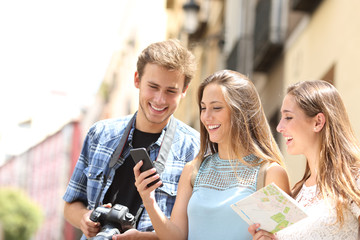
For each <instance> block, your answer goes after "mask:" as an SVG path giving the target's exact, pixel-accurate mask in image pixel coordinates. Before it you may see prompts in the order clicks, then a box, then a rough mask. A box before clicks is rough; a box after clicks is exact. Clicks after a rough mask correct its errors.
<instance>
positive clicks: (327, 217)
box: [276, 181, 360, 240]
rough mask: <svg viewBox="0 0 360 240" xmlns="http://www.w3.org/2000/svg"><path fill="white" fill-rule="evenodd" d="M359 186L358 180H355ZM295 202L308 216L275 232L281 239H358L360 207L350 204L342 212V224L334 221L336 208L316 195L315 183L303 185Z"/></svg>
mask: <svg viewBox="0 0 360 240" xmlns="http://www.w3.org/2000/svg"><path fill="white" fill-rule="evenodd" d="M357 183H358V186H359V181H358V182H357ZM296 200H297V202H299V203H300V204H301V205H302V206H304V208H305V210H306V212H307V214H308V215H309V217H307V218H305V219H303V220H301V221H299V222H297V223H295V224H293V225H291V226H289V227H287V228H285V229H284V230H281V231H280V232H278V233H277V234H276V236H277V238H278V239H279V240H282V239H286V240H289V239H302V240H303V239H306V240H312V239H314V240H315V239H316V240H317V239H327V240H330V239H333V240H339V239H346V240H356V239H358V231H359V221H358V217H359V215H360V208H359V207H358V206H357V205H356V204H351V206H350V210H347V211H345V212H344V225H343V226H342V227H340V224H339V223H336V224H334V223H335V222H336V210H335V207H334V204H333V203H330V202H329V201H326V200H321V199H318V198H317V197H316V185H314V186H311V187H306V186H305V184H304V185H303V187H302V189H301V190H300V192H299V194H298V196H297V197H296Z"/></svg>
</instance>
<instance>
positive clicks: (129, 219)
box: [90, 204, 136, 240]
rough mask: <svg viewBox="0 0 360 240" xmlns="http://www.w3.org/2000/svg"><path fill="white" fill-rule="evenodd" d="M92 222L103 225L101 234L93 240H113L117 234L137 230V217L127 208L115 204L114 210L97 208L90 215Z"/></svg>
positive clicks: (92, 239)
mask: <svg viewBox="0 0 360 240" xmlns="http://www.w3.org/2000/svg"><path fill="white" fill-rule="evenodd" d="M90 220H91V221H93V222H99V223H100V224H101V230H100V232H99V233H98V234H97V235H96V236H95V237H92V238H90V239H91V240H102V239H112V236H113V235H115V234H120V233H123V232H125V231H126V230H128V229H130V228H135V223H136V221H135V217H134V216H133V215H132V214H131V213H130V212H129V209H128V208H127V207H126V206H123V205H121V204H115V205H114V206H113V207H112V208H106V207H102V206H100V207H97V208H96V209H95V210H94V211H93V212H92V213H91V215H90Z"/></svg>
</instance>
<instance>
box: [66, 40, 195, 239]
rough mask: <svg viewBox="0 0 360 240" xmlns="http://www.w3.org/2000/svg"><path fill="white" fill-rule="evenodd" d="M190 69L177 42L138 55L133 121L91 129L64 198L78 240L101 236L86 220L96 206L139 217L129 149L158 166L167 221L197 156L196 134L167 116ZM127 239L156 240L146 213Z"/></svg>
mask: <svg viewBox="0 0 360 240" xmlns="http://www.w3.org/2000/svg"><path fill="white" fill-rule="evenodd" d="M195 67H196V63H195V58H194V56H193V55H192V54H191V53H190V52H189V51H188V50H187V49H185V48H184V47H183V46H181V45H180V43H179V42H178V41H177V40H167V41H163V42H158V43H154V44H151V45H150V46H148V47H147V48H146V49H144V50H143V52H142V53H141V54H140V56H139V58H138V62H137V71H136V72H135V76H134V84H135V87H136V88H138V89H139V108H138V111H137V112H136V113H135V114H134V116H133V117H131V116H127V117H124V118H120V119H109V120H103V121H100V122H98V123H96V124H95V125H94V126H92V127H91V128H90V130H89V132H88V134H87V136H86V138H85V141H84V145H83V149H82V152H81V155H80V157H79V160H78V162H77V164H76V167H75V170H74V173H73V175H72V177H71V179H70V182H69V185H68V187H67V190H66V192H65V195H64V197H63V199H64V200H65V207H64V215H65V218H66V220H67V221H69V222H70V223H71V224H72V225H73V226H75V227H77V228H80V229H81V231H82V232H83V233H84V235H85V236H84V235H83V237H82V239H85V237H86V238H89V237H93V236H96V234H97V233H98V232H99V231H100V225H99V223H96V222H93V221H91V220H90V219H89V217H90V214H91V212H92V210H93V209H94V208H96V207H97V206H101V205H103V204H107V203H110V204H112V205H114V204H121V205H124V206H127V207H128V208H129V211H130V213H132V214H133V215H134V216H135V215H136V214H137V212H141V208H140V206H141V203H142V202H141V198H140V196H139V193H138V192H137V190H136V187H135V185H134V182H135V178H134V172H133V167H134V166H135V164H134V161H133V160H132V158H131V155H130V154H129V152H130V149H132V148H139V147H144V148H146V149H147V151H148V153H149V155H150V158H151V160H152V161H154V164H155V166H158V167H157V168H158V171H159V170H160V173H159V174H160V178H161V181H162V182H163V186H162V187H160V188H158V189H157V190H156V192H155V197H156V199H157V202H158V204H159V206H160V208H161V210H162V211H163V212H164V213H165V215H166V216H167V217H170V214H171V211H172V208H173V205H174V202H175V197H176V192H177V185H178V180H179V178H180V175H181V172H182V170H183V167H184V166H185V164H186V163H187V162H189V161H191V160H193V159H194V158H195V156H196V155H197V154H198V151H199V145H200V143H199V133H198V132H197V131H195V130H194V129H192V128H190V127H189V126H187V125H185V124H184V123H182V122H180V121H179V120H177V119H175V118H174V117H173V116H172V114H173V113H174V112H175V110H176V108H177V106H178V104H179V102H180V99H181V98H183V97H184V96H185V94H186V90H187V89H188V86H189V83H190V81H191V79H192V78H193V75H194V73H195ZM116 150H117V151H116ZM115 151H116V153H115ZM114 156H115V157H114ZM159 168H160V169H159ZM139 208H140V211H138V210H139ZM130 237H131V239H156V234H155V233H154V232H153V227H152V224H151V221H150V218H149V216H148V214H147V212H146V210H145V209H143V210H142V213H141V214H140V217H139V220H138V222H137V230H135V229H130V230H128V231H126V232H125V233H123V234H121V239H130Z"/></svg>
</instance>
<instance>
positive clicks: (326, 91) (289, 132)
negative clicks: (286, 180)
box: [249, 80, 360, 240]
mask: <svg viewBox="0 0 360 240" xmlns="http://www.w3.org/2000/svg"><path fill="white" fill-rule="evenodd" d="M281 114H282V117H281V120H280V122H279V125H278V126H277V130H278V131H279V132H280V133H282V135H283V136H284V137H285V139H286V145H287V151H288V153H289V154H292V155H298V154H302V155H304V156H305V157H306V160H307V167H306V170H305V174H304V177H303V179H302V180H301V181H299V182H298V183H297V184H296V185H295V186H294V189H293V196H294V197H295V198H296V200H297V201H298V202H299V203H300V204H301V205H303V206H304V207H305V209H306V211H307V212H308V214H309V217H308V218H306V219H304V220H301V221H300V222H298V223H295V224H294V225H292V226H290V227H288V228H286V229H284V230H282V231H280V232H278V234H276V236H274V235H272V234H270V233H268V232H265V231H263V230H260V231H257V232H256V230H255V229H257V228H258V227H260V228H261V226H259V224H257V225H252V226H251V227H249V232H250V233H251V234H252V235H253V236H254V239H269V238H271V239H308V240H309V239H310V240H311V239H334V240H335V239H336V240H337V239H346V240H351V239H354V240H355V239H357V238H358V227H359V215H360V209H359V207H358V206H360V191H359V183H360V182H359V168H360V145H359V143H358V141H357V140H356V138H355V136H354V133H353V131H352V129H351V124H350V121H349V118H348V115H347V112H346V109H345V106H344V104H343V101H342V99H341V97H340V94H339V93H338V91H337V90H336V89H335V87H334V86H332V85H331V84H330V83H327V82H325V81H321V80H318V81H305V82H300V83H297V84H295V85H292V86H290V87H289V88H288V90H287V95H286V96H285V98H284V101H283V104H282V108H281Z"/></svg>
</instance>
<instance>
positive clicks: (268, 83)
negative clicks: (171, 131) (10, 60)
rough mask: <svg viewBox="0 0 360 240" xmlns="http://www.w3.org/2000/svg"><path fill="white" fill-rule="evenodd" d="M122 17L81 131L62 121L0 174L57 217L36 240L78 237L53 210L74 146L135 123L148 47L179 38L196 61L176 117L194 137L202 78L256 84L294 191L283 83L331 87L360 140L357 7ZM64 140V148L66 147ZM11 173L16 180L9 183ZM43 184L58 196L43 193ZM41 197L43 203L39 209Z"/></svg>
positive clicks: (275, 3)
mask: <svg viewBox="0 0 360 240" xmlns="http://www.w3.org/2000/svg"><path fill="white" fill-rule="evenodd" d="M127 9H128V11H126V12H127V15H126V16H123V21H122V23H121V25H122V30H121V34H122V38H121V40H120V42H119V48H118V50H117V51H116V52H114V55H113V57H112V60H111V63H110V65H109V67H108V70H107V72H106V74H105V76H104V80H103V82H102V84H101V87H100V88H99V91H98V93H97V95H96V100H95V102H94V104H93V105H92V106H90V107H89V108H88V109H87V110H86V111H85V112H84V114H83V115H82V117H81V119H80V121H81V122H80V125H78V124H76V123H75V122H69V124H68V125H66V126H65V127H64V128H63V129H61V130H60V131H59V132H57V133H55V134H54V135H50V136H49V137H48V138H46V139H45V140H44V141H43V142H40V143H39V144H38V145H36V146H35V147H31V148H30V149H29V150H27V151H26V152H24V153H23V154H21V155H19V156H14V157H12V158H9V159H8V161H6V162H5V163H3V165H2V166H0V184H1V185H5V184H14V183H16V184H15V185H17V186H19V187H21V188H24V189H26V190H27V192H28V193H29V194H30V195H31V196H32V197H34V199H39V202H40V203H42V204H43V205H44V206H43V207H44V209H49V211H53V212H51V214H50V215H51V216H52V217H54V218H55V216H56V218H57V220H56V222H54V223H53V222H52V221H55V220H52V218H50V215H47V216H49V218H47V219H46V220H45V221H47V222H46V223H44V226H43V227H42V228H41V230H40V231H39V233H38V235H36V237H35V238H34V239H74V238H73V236H75V235H76V234H77V233H75V232H74V230H72V227H70V226H69V225H68V224H65V221H64V219H63V218H62V216H60V215H61V213H60V212H59V211H60V209H62V207H63V203H62V199H61V197H62V195H63V193H64V188H65V186H66V184H67V182H68V180H69V177H70V174H71V172H72V168H73V166H74V165H73V164H74V162H75V161H76V159H77V156H78V153H79V152H78V151H79V149H80V147H81V146H79V145H78V142H79V141H80V142H82V141H83V139H84V136H85V134H86V132H87V130H88V129H89V127H90V126H91V125H92V124H93V123H94V122H96V121H98V120H101V119H105V118H113V117H119V116H124V115H128V114H132V113H134V111H135V110H136V109H137V106H138V91H137V89H136V88H135V87H134V85H133V78H134V72H135V71H136V61H137V56H138V55H139V53H140V51H141V50H142V49H143V48H145V47H146V46H147V45H149V44H150V43H152V42H156V41H161V40H164V39H168V38H177V39H180V41H181V42H182V43H183V44H184V45H186V46H188V48H189V49H190V50H191V51H192V52H193V53H194V54H195V56H196V58H197V62H198V69H197V73H196V76H195V78H194V79H193V81H192V82H191V84H190V87H189V90H188V92H187V96H186V97H185V98H184V99H183V100H182V101H181V103H180V105H179V108H178V110H177V111H176V113H175V115H176V117H177V118H179V119H180V120H182V121H184V122H185V123H187V124H189V125H191V126H193V127H194V128H197V129H199V110H198V107H197V87H198V85H199V84H200V82H201V81H202V80H203V79H204V78H205V77H207V76H208V75H210V74H211V73H213V72H215V71H217V70H220V69H225V68H226V69H232V70H236V71H239V72H241V73H243V74H245V75H248V76H249V77H250V78H251V79H252V80H253V82H254V84H255V85H256V87H257V89H258V91H259V93H260V96H261V99H262V102H263V105H264V109H265V112H266V115H267V117H268V120H269V122H270V124H271V127H272V130H273V132H274V134H275V136H276V139H277V141H278V143H279V145H280V148H281V150H282V152H283V154H284V157H285V160H286V165H287V167H288V172H289V175H290V180H291V183H292V184H294V183H295V182H296V181H298V180H299V178H300V177H301V176H302V174H303V172H302V170H300V169H304V163H305V161H304V159H303V158H302V157H295V156H290V155H288V154H286V146H285V143H284V139H283V138H282V136H281V135H280V134H278V133H276V130H275V128H276V125H277V123H278V121H279V119H280V112H279V111H280V107H281V103H282V99H283V96H284V93H285V90H286V87H287V86H288V85H289V84H292V83H295V82H298V81H302V80H313V79H323V80H326V81H329V82H331V83H332V84H334V85H335V87H336V88H337V89H338V90H339V91H340V93H341V94H342V97H343V99H344V101H345V105H346V107H347V110H348V113H349V116H350V120H351V122H352V124H353V127H354V131H355V133H356V135H357V136H358V138H359V137H360V111H359V109H358V106H357V103H358V102H359V94H358V93H357V90H358V89H360V67H358V66H357V62H358V59H359V58H360V48H359V47H358V44H359V43H360V31H359V29H360V15H359V14H358V12H360V2H359V1H358V0H348V1H346V3H344V1H340V0H161V1H144V0H136V1H128V4H127ZM150 9H151V10H150ZM149 15H151V17H150V16H149ZM141 16H145V17H146V18H145V19H141V18H140V17H141ZM69 128H71V129H72V130H71V131H70V130H69ZM75 129H79V132H77V131H75ZM65 132H66V133H67V135H66V134H64V133H65ZM70 132H72V133H71V134H70ZM65 135H66V136H67V137H65ZM53 139H58V140H57V142H58V144H60V145H58V147H57V148H56V151H55V152H54V151H51V152H52V153H45V152H44V150H43V149H51V148H49V147H48V146H50V145H51V144H50V145H47V144H48V143H47V142H49V143H50V142H51V141H53ZM64 139H68V140H67V141H66V144H65V143H64ZM79 139H81V140H79ZM80 145H81V144H80ZM45 146H46V147H45ZM51 146H53V145H51ZM52 148H53V147H52ZM40 149H42V150H40ZM70 149H72V150H70ZM35 153H36V154H35ZM36 164H39V165H36ZM54 164H55V165H56V166H57V168H56V170H57V172H49V173H46V174H47V175H45V172H46V171H45V170H44V169H46V168H47V166H48V167H49V168H51V167H50V166H54ZM40 165H41V166H40ZM14 166H16V167H14ZM35 166H37V167H35ZM41 171H44V173H42V172H41ZM48 171H50V170H48ZM9 172H14V173H13V174H11V176H9V175H8V173H9ZM38 176H41V177H38ZM50 182H51V185H52V186H55V187H56V188H57V189H56V190H54V191H53V190H51V189H50V188H49V187H48V185H47V184H48V183H50ZM50 196H51V197H50ZM41 197H43V198H46V199H47V201H46V202H45V201H43V200H40V198H41ZM55 198H56V199H55ZM50 199H53V200H50ZM52 204H54V205H52ZM55 205H56V206H55ZM55 209H56V210H55ZM49 223H51V224H49ZM50 225H51V226H50ZM54 227H56V229H57V228H62V229H61V230H60V229H57V231H60V232H62V234H60V233H56V234H57V235H56V234H55V233H54V235H46V238H45V237H42V236H45V235H43V232H45V231H46V230H45V229H47V228H49V229H51V230H52V231H54ZM77 232H78V231H77ZM49 236H50V237H49ZM53 236H54V237H53Z"/></svg>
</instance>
